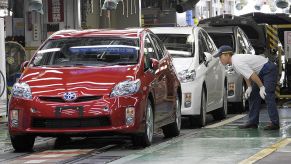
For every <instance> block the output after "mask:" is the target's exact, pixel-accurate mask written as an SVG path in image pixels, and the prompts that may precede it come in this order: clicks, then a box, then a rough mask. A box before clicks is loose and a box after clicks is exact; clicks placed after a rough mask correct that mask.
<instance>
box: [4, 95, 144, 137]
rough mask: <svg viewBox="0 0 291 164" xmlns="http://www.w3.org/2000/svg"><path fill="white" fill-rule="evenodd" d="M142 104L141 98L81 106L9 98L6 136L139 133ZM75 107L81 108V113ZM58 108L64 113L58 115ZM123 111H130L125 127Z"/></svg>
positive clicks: (99, 101) (140, 96) (96, 101)
mask: <svg viewBox="0 0 291 164" xmlns="http://www.w3.org/2000/svg"><path fill="white" fill-rule="evenodd" d="M145 104H146V102H145V100H142V95H141V94H137V95H135V96H126V97H118V98H110V97H107V98H104V97H103V98H101V99H99V100H93V101H88V102H82V103H57V102H43V101H40V100H39V99H37V98H34V99H33V100H23V99H19V98H14V97H13V98H12V99H11V101H10V104H9V132H10V134H11V135H21V134H32V135H46V136H54V135H63V134H64V135H65V134H71V135H75V134H78V135H80V134H88V133H100V132H101V133H102V132H104V133H121V134H132V133H140V132H142V131H143V130H144V124H143V122H144V120H143V116H144V114H143V113H144V109H145ZM64 107H65V108H64ZM79 107H80V108H82V110H81V111H80V108H79ZM59 108H63V109H64V110H61V112H60V111H59ZM77 108H78V109H77ZM127 108H134V117H133V120H134V121H133V123H132V124H127V123H126V122H127V121H126V110H127ZM57 109H58V110H57ZM12 110H17V111H18V117H17V118H18V121H17V122H18V124H17V126H15V119H12V117H11V115H12V112H11V111H12ZM13 121H14V122H13Z"/></svg>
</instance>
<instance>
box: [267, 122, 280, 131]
mask: <svg viewBox="0 0 291 164" xmlns="http://www.w3.org/2000/svg"><path fill="white" fill-rule="evenodd" d="M278 129H280V126H279V125H276V124H272V123H271V124H269V125H267V126H265V127H264V130H278Z"/></svg>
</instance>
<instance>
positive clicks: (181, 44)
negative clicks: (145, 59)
mask: <svg viewBox="0 0 291 164" xmlns="http://www.w3.org/2000/svg"><path fill="white" fill-rule="evenodd" d="M158 36H159V38H160V39H161V41H162V42H163V43H164V45H165V47H166V48H167V49H168V50H169V53H170V54H171V56H172V57H174V58H181V57H184V58H185V57H193V56H194V45H195V44H194V40H195V39H194V36H193V35H189V34H158Z"/></svg>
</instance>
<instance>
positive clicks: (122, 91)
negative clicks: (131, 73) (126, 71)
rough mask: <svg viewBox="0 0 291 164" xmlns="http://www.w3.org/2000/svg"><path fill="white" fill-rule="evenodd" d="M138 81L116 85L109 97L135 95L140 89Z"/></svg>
mask: <svg viewBox="0 0 291 164" xmlns="http://www.w3.org/2000/svg"><path fill="white" fill-rule="evenodd" d="M140 84H141V83H140V80H139V79H137V80H135V81H131V80H127V81H123V82H120V83H118V84H117V85H116V86H115V87H114V88H113V90H112V92H111V95H110V96H111V97H115V96H124V95H130V94H134V93H136V92H137V91H138V90H139V88H140Z"/></svg>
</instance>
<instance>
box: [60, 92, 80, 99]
mask: <svg viewBox="0 0 291 164" xmlns="http://www.w3.org/2000/svg"><path fill="white" fill-rule="evenodd" d="M63 99H64V100H65V101H74V100H76V99H77V94H76V93H75V92H66V93H65V94H64V96H63Z"/></svg>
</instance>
